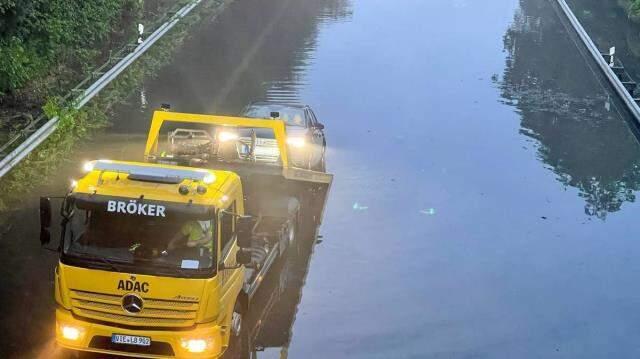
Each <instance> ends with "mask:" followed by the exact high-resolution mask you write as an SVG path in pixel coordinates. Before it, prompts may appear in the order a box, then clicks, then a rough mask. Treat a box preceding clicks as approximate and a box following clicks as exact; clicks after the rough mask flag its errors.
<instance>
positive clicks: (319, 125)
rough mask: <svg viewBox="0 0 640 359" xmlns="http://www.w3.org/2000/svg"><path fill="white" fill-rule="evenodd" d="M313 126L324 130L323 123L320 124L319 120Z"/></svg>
mask: <svg viewBox="0 0 640 359" xmlns="http://www.w3.org/2000/svg"><path fill="white" fill-rule="evenodd" d="M315 127H316V128H317V129H318V130H324V125H323V124H321V123H320V122H318V123H316V126H315Z"/></svg>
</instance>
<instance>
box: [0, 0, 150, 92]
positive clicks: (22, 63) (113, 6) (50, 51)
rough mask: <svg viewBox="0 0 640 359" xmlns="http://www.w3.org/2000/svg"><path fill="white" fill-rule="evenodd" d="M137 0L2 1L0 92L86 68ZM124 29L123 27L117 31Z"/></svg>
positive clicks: (0, 9)
mask: <svg viewBox="0 0 640 359" xmlns="http://www.w3.org/2000/svg"><path fill="white" fill-rule="evenodd" d="M139 4H140V2H139V1H138V0H95V1H68V0H19V1H18V0H0V54H2V56H0V95H1V94H4V93H7V94H11V93H13V92H14V91H16V90H17V89H20V88H21V87H23V86H24V85H25V84H27V82H29V81H30V80H33V79H41V78H44V77H47V75H49V74H50V73H53V72H55V73H59V72H61V71H62V72H65V71H70V70H84V69H86V67H87V66H88V64H89V63H90V62H91V61H92V60H93V59H94V58H96V57H97V56H98V55H99V54H100V53H101V50H102V48H103V47H104V46H105V45H106V41H107V40H108V39H109V37H110V36H111V35H112V34H113V31H112V29H122V26H116V25H118V24H122V23H123V22H130V20H131V19H128V20H129V21H127V18H131V14H135V13H136V10H137V9H138V7H139ZM117 31H122V30H117Z"/></svg>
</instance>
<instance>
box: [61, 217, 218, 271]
mask: <svg viewBox="0 0 640 359" xmlns="http://www.w3.org/2000/svg"><path fill="white" fill-rule="evenodd" d="M171 218H172V219H168V218H165V217H148V216H135V215H122V214H118V213H112V212H106V211H101V210H88V209H81V208H75V209H74V211H73V214H72V215H71V218H70V221H69V223H68V224H67V225H66V228H65V241H64V254H65V256H67V257H72V258H73V259H76V260H82V261H87V262H93V263H95V264H97V265H101V266H104V265H108V266H110V267H112V269H114V270H121V271H127V272H135V271H136V270H138V272H152V273H159V274H160V273H166V274H169V275H180V274H184V275H186V276H188V275H190V274H195V273H197V272H203V271H205V272H209V270H210V269H211V268H212V265H213V263H215V260H214V254H215V246H214V244H215V241H214V240H213V239H214V238H215V233H216V231H215V221H214V220H204V221H203V220H200V219H194V218H189V217H188V216H186V215H185V216H171Z"/></svg>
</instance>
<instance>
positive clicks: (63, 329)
mask: <svg viewBox="0 0 640 359" xmlns="http://www.w3.org/2000/svg"><path fill="white" fill-rule="evenodd" d="M60 333H61V334H62V337H63V338H64V339H67V340H74V341H75V340H78V339H80V337H81V336H82V329H81V328H78V327H74V326H72V325H66V324H63V325H61V326H60Z"/></svg>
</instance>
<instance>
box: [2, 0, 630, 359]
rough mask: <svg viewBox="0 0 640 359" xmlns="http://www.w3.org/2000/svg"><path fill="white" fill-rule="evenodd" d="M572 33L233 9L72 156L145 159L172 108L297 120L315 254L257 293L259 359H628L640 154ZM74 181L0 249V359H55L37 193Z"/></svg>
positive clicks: (417, 7)
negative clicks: (323, 155) (149, 140)
mask: <svg viewBox="0 0 640 359" xmlns="http://www.w3.org/2000/svg"><path fill="white" fill-rule="evenodd" d="M603 21H604V20H603ZM565 26H566V24H564V23H563V21H562V20H561V18H560V17H558V15H557V12H556V10H555V9H554V7H553V6H552V2H550V1H547V0H520V1H517V0H494V1H483V2H478V1H471V0H452V1H421V0H401V1H382V0H297V1H294V0H273V1H269V2H266V1H260V0H236V2H235V3H233V4H232V5H231V6H230V8H229V9H228V11H227V12H226V13H224V14H223V15H222V16H221V17H220V18H218V19H217V21H215V22H211V21H208V20H206V19H205V20H204V23H203V24H201V25H199V26H198V27H196V28H194V34H193V36H192V37H191V38H190V39H188V40H187V41H185V43H184V45H183V51H182V53H181V54H179V55H177V56H176V57H175V60H174V62H173V63H172V64H170V65H169V66H167V67H166V68H165V69H164V70H163V71H162V72H161V73H160V74H159V76H158V77H157V78H155V79H149V80H148V81H147V82H146V83H145V84H144V86H143V87H142V88H141V89H140V90H139V91H138V92H137V93H135V94H133V95H132V96H131V98H130V101H129V104H128V105H126V106H122V107H120V108H118V109H116V111H115V113H114V115H113V116H112V117H113V118H112V120H113V122H114V126H113V128H112V129H110V130H109V131H108V132H107V133H105V134H104V135H103V136H100V137H99V138H96V139H94V140H89V141H87V142H86V143H85V144H84V145H83V146H81V148H79V149H78V151H77V152H76V153H75V154H74V155H73V160H76V161H80V160H82V159H88V158H92V157H111V158H130V157H134V158H138V159H139V158H140V157H141V156H140V153H141V151H142V143H143V139H144V132H145V130H146V127H147V126H148V123H149V119H150V114H151V111H152V109H154V108H156V107H158V106H159V104H161V103H164V102H167V103H171V104H172V106H173V108H174V109H176V110H179V111H185V112H216V113H237V112H238V111H239V110H240V109H241V108H242V107H243V106H244V105H246V104H247V103H248V102H250V101H252V100H256V99H265V98H266V99H273V100H276V99H280V100H287V101H300V102H305V103H308V104H310V105H311V106H312V107H313V108H314V110H315V111H316V113H317V115H318V117H319V119H320V121H321V122H323V123H324V124H325V126H326V134H327V142H328V146H329V153H328V155H327V167H328V170H329V171H330V172H332V173H334V174H335V180H334V185H333V188H332V193H331V197H330V201H329V203H328V208H327V211H326V214H325V218H324V223H323V224H322V226H321V227H320V232H321V234H322V235H323V241H322V243H320V244H316V245H315V248H313V255H311V250H309V252H308V253H307V254H308V255H304V256H301V258H299V259H298V260H297V261H294V262H293V263H283V264H281V266H282V268H281V269H280V270H278V271H274V273H272V275H273V277H274V278H272V280H271V282H270V283H271V284H268V285H266V286H265V287H263V288H262V293H263V294H261V296H262V297H261V298H262V299H261V301H260V303H262V304H261V305H260V306H258V307H257V308H255V309H254V312H252V314H251V315H252V318H253V320H254V325H252V340H253V344H254V345H253V349H254V350H255V351H256V357H257V358H285V357H288V358H604V357H606V358H630V357H638V356H639V355H640V347H639V346H638V345H637V340H636V335H635V333H636V332H637V331H638V328H639V327H640V316H639V315H638V314H637V313H638V311H637V307H638V305H639V304H640V290H638V286H637V284H636V282H637V276H638V273H640V262H638V261H636V260H635V259H636V258H637V256H638V254H640V245H638V244H636V243H635V242H634V240H635V236H634V233H636V232H637V231H636V228H635V224H636V223H637V218H638V215H639V214H640V207H639V206H638V204H637V202H636V195H637V193H638V190H639V189H640V167H639V166H640V146H639V145H638V140H637V136H636V131H635V126H634V125H633V124H632V122H631V119H630V117H629V116H628V114H627V113H626V112H625V109H624V108H623V107H622V106H621V105H620V103H619V101H618V100H617V98H616V97H615V96H614V94H613V92H612V91H611V90H610V89H609V87H608V85H607V84H606V82H604V81H603V80H602V78H601V76H599V74H598V72H597V71H595V65H594V64H593V63H591V62H590V60H589V59H588V58H586V57H584V55H583V54H584V49H581V48H580V47H578V46H576V39H575V38H574V37H573V36H571V35H569V33H568V32H567V31H566V28H565ZM78 166H79V165H78V164H77V163H74V162H73V161H70V162H69V163H68V164H66V165H65V168H63V169H61V171H60V175H59V176H56V178H52V179H51V180H50V183H47V185H46V186H45V185H44V184H43V185H42V186H41V187H39V188H38V189H37V191H34V193H33V197H29V198H28V200H26V199H25V201H24V207H23V208H17V209H16V210H15V213H14V220H13V222H12V223H13V226H11V228H9V229H7V230H5V232H3V234H2V242H1V243H2V247H3V250H2V254H1V255H2V259H3V262H4V263H5V265H3V266H2V267H0V273H1V275H2V277H3V278H5V280H4V285H3V286H2V292H0V303H1V304H2V305H1V306H0V308H1V309H0V311H1V313H2V316H3V318H4V320H3V321H2V325H3V326H4V327H3V330H2V333H4V334H3V337H2V339H0V344H1V345H0V346H1V348H0V351H1V352H2V354H3V355H1V356H2V357H29V356H38V357H43V358H46V357H49V356H51V353H52V352H53V344H52V343H51V334H52V331H53V317H52V314H53V307H54V303H53V295H52V286H53V285H52V283H51V278H52V274H51V273H52V271H53V266H54V263H55V253H48V252H44V251H41V250H39V248H38V247H39V244H38V243H37V238H36V237H37V233H38V230H37V228H36V225H34V224H35V223H36V222H37V209H36V205H37V199H36V197H35V196H36V195H37V194H39V193H41V192H45V191H51V190H60V189H61V188H63V187H64V186H66V184H67V183H68V180H69V178H70V177H73V176H74V175H75V173H77V168H78Z"/></svg>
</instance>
